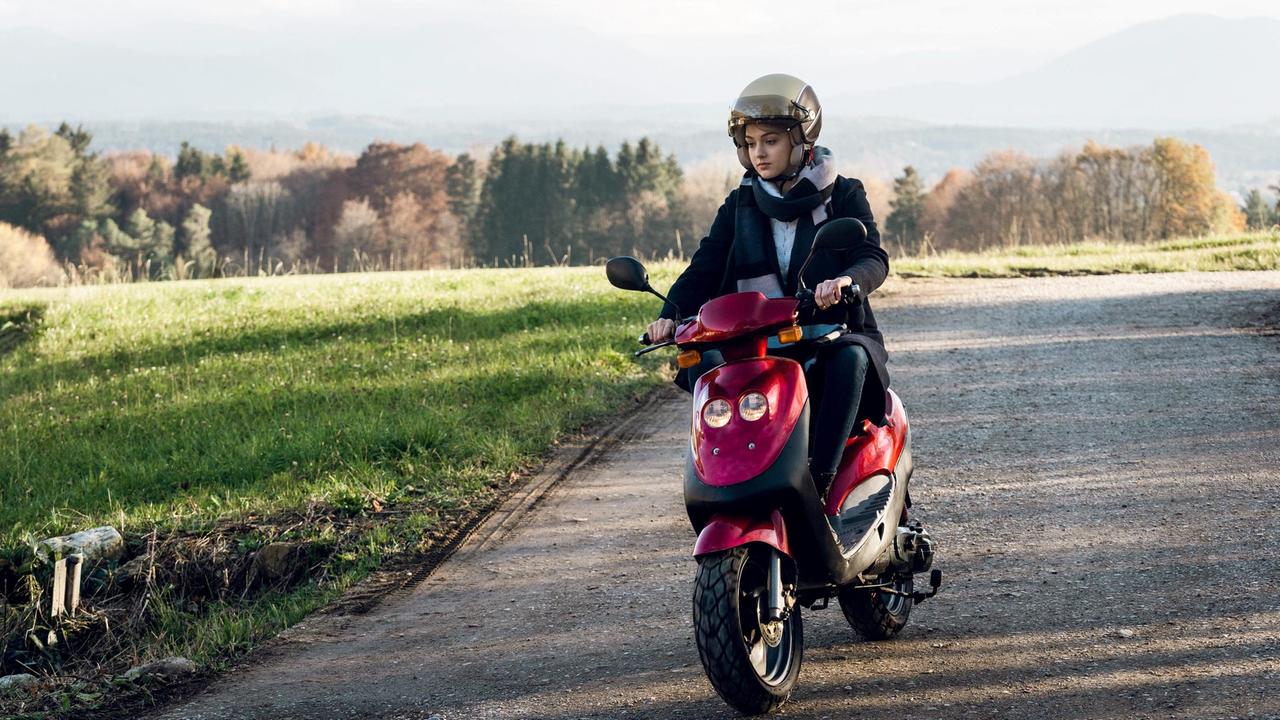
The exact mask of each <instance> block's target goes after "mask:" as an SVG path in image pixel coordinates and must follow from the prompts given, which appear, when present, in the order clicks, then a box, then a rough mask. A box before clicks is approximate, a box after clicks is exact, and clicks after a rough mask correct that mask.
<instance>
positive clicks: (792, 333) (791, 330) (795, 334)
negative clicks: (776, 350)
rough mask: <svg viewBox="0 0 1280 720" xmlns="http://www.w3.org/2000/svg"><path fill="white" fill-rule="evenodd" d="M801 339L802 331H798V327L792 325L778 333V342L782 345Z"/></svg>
mask: <svg viewBox="0 0 1280 720" xmlns="http://www.w3.org/2000/svg"><path fill="white" fill-rule="evenodd" d="M802 337H804V331H803V330H801V329H800V326H799V325H792V326H791V327H788V328H782V330H780V331H778V342H780V343H783V344H784V345H785V344H786V343H793V342H795V341H797V340H799V339H800V338H802Z"/></svg>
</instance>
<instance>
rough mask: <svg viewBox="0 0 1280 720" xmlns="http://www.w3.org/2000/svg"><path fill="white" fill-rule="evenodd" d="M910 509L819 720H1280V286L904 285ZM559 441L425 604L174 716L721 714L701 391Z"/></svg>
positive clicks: (1091, 281)
mask: <svg viewBox="0 0 1280 720" xmlns="http://www.w3.org/2000/svg"><path fill="white" fill-rule="evenodd" d="M887 290H888V292H887V293H882V295H881V296H878V304H877V306H876V309H877V315H878V317H879V318H880V319H881V322H882V326H883V329H884V330H885V334H886V335H887V336H888V338H889V341H890V345H889V349H890V353H891V355H892V358H893V360H892V364H891V368H892V372H893V382H894V387H895V388H896V389H897V391H898V393H899V394H900V395H901V396H902V398H903V400H904V401H905V403H906V406H907V409H908V412H909V413H910V415H911V420H912V425H913V428H914V431H915V442H914V448H915V454H916V468H917V469H916V474H915V478H914V480H913V492H912V495H913V497H914V498H915V499H916V501H917V506H916V509H915V511H914V517H919V518H921V519H923V520H924V521H925V523H926V525H927V526H928V527H930V529H931V530H932V532H933V533H934V535H935V537H937V539H938V540H939V542H940V543H941V549H940V555H939V561H938V566H939V567H941V568H943V569H944V571H945V573H946V581H945V583H944V586H943V591H942V594H940V595H939V596H938V597H937V598H935V599H933V600H930V601H928V602H926V603H924V604H922V605H920V606H919V607H917V608H916V609H915V612H914V613H913V615H912V620H911V624H910V625H909V626H908V627H907V629H906V630H905V631H904V632H903V634H902V635H901V636H900V637H899V638H898V639H896V640H894V641H891V642H888V643H863V642H858V641H856V640H855V638H854V637H853V635H852V633H851V631H850V630H849V628H848V626H847V625H846V624H845V622H844V620H843V618H842V617H841V615H840V611H839V609H838V608H837V607H835V606H834V605H833V606H832V607H831V608H830V609H828V610H825V611H821V612H808V613H806V615H805V626H806V627H805V630H806V632H805V635H806V639H807V641H808V642H807V649H806V655H805V660H804V668H803V670H802V675H801V679H800V684H799V687H798V688H797V690H796V692H795V694H794V696H793V699H792V701H791V702H790V703H789V704H787V705H786V706H785V707H784V709H783V712H782V715H783V716H785V717H796V718H826V717H830V718H852V717H866V718H984V717H997V716H998V717H1025V718H1041V717H1049V716H1052V717H1070V718H1131V717H1162V718H1163V717H1183V718H1219V717H1222V718H1225V717H1241V718H1244V717H1255V718H1280V531H1278V530H1277V527H1276V525H1277V521H1278V520H1280V327H1278V326H1280V273H1221V274H1189V275H1147V276H1108V277H1086V278H1045V279H1026V280H1008V281H1004V280H1001V281H975V280H965V281H934V280H917V281H902V280H897V281H892V282H891V286H890V287H889V288H887ZM627 415H628V417H627V418H626V419H625V420H624V421H623V422H621V423H620V424H619V425H618V426H617V427H615V428H614V429H613V430H612V431H611V432H609V433H607V434H606V435H605V436H604V437H603V438H602V439H601V440H600V441H599V442H597V443H596V444H595V445H593V446H590V447H582V446H579V447H574V448H565V449H564V450H563V451H562V452H561V453H560V454H559V455H558V456H557V458H556V459H555V460H554V461H553V462H552V463H551V464H550V466H549V467H548V468H547V469H546V471H544V472H543V473H542V474H541V475H539V476H538V477H537V478H535V479H534V481H533V483H532V484H531V485H530V486H529V488H528V489H527V490H526V491H525V492H524V493H522V494H521V496H520V497H517V498H513V499H512V501H511V502H509V503H508V505H507V506H506V507H505V508H504V511H503V512H501V513H500V514H499V515H497V516H495V518H494V519H493V521H492V522H491V523H490V524H489V525H487V526H486V527H485V528H484V529H483V530H482V531H481V532H479V533H477V534H476V535H475V536H473V537H472V539H471V540H470V541H469V542H468V543H467V544H466V545H464V547H463V548H462V549H461V550H460V551H459V553H458V555H456V556H455V557H454V558H453V559H452V560H450V561H449V562H448V563H446V564H445V565H443V566H442V567H441V568H440V569H439V570H438V571H437V572H436V573H435V574H434V575H433V576H431V577H430V578H429V579H428V580H427V581H425V582H423V583H422V584H421V585H419V586H417V587H416V588H413V589H412V590H411V591H409V592H407V593H405V594H403V595H400V596H398V597H393V598H390V599H388V600H387V601H385V602H384V603H382V604H381V605H380V606H378V607H376V608H374V609H373V610H372V611H371V612H369V613H367V614H364V615H359V616H351V615H347V616H334V615H330V616H318V617H316V618H312V619H310V620H308V621H307V622H306V623H304V624H303V625H300V626H298V627H296V628H294V629H292V630H291V631H289V632H288V633H287V634H286V635H285V637H284V638H282V640H281V641H279V642H276V643H273V644H272V645H271V646H270V647H268V648H267V649H266V650H265V652H262V653H259V654H258V655H257V656H256V657H255V658H253V659H251V660H250V662H249V663H247V664H246V666H245V667H244V668H242V669H240V670H239V671H236V672H233V673H230V674H228V675H227V676H226V677H224V678H223V679H222V680H220V681H219V682H217V683H215V684H214V685H212V686H211V687H209V688H208V689H206V690H205V691H204V692H203V693H202V694H200V695H199V696H197V697H195V698H193V699H191V700H190V701H189V702H187V703H186V704H182V705H174V706H171V707H169V708H168V709H167V710H166V711H165V712H163V713H160V714H159V715H158V716H157V717H164V718H231V717H234V718H249V717H262V718H266V717H272V718H303V717H306V718H367V717H389V718H430V717H432V716H433V715H436V716H438V717H439V718H442V719H444V720H462V719H464V718H566V719H567V718H616V717H640V718H718V717H733V716H734V715H733V713H732V712H731V711H730V710H729V709H728V708H727V706H725V705H724V704H723V703H722V702H721V701H720V699H719V698H718V697H717V696H716V695H715V694H714V692H713V691H712V690H711V686H710V685H709V684H708V682H707V681H706V679H705V678H704V676H703V674H702V669H701V667H700V666H699V663H698V656H697V650H696V649H695V647H694V644H693V639H692V635H691V625H690V593H691V578H692V575H693V571H694V563H693V560H692V559H691V557H690V555H689V553H690V549H691V548H692V535H691V531H690V529H689V527H688V523H687V520H686V519H685V517H684V513H683V506H682V504H681V497H680V469H681V465H682V453H683V450H684V445H685V442H686V441H687V439H686V435H685V432H686V423H687V419H686V418H687V399H686V396H684V395H681V394H676V393H665V394H662V395H660V396H659V397H657V398H655V399H654V400H652V401H651V402H650V403H648V404H647V405H645V406H643V407H638V408H636V409H635V411H634V412H629V413H628V414H627Z"/></svg>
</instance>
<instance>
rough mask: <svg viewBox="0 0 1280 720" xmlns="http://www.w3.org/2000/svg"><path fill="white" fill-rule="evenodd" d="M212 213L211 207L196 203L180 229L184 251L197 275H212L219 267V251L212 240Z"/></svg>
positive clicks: (180, 238) (194, 273)
mask: <svg viewBox="0 0 1280 720" xmlns="http://www.w3.org/2000/svg"><path fill="white" fill-rule="evenodd" d="M212 214H213V213H212V212H211V211H210V210H209V208H207V207H205V206H203V205H201V204H200V203H196V204H195V205H192V206H191V210H189V211H188V212H187V216H186V217H185V218H183V220H182V225H181V227H179V229H178V230H179V233H178V235H179V240H180V241H181V243H182V253H183V255H185V256H186V258H187V259H188V260H189V261H190V262H191V263H192V265H193V267H192V271H193V272H192V274H193V275H194V276H195V277H211V276H213V274H214V272H215V271H216V270H217V267H218V253H217V251H215V250H214V249H213V244H212V243H211V242H210V239H211V233H210V231H209V217H210V216H211V215H212Z"/></svg>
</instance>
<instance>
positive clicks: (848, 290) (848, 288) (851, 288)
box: [840, 285, 862, 302]
mask: <svg viewBox="0 0 1280 720" xmlns="http://www.w3.org/2000/svg"><path fill="white" fill-rule="evenodd" d="M861 292H862V288H860V287H858V286H857V285H845V286H844V287H842V288H840V299H841V300H844V301H846V302H847V301H849V300H854V299H856V298H857V297H858V295H859V294H860V293H861Z"/></svg>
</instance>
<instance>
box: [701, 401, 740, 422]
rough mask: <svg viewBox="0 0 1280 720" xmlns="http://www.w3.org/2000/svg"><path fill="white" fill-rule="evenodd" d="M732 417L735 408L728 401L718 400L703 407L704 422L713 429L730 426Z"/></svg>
mask: <svg viewBox="0 0 1280 720" xmlns="http://www.w3.org/2000/svg"><path fill="white" fill-rule="evenodd" d="M732 417H733V406H732V405H730V404H729V402H728V401H727V400H721V399H720V398H716V399H715V400H711V401H710V402H708V403H707V404H706V405H703V406H702V421H703V422H705V423H706V424H708V425H710V426H711V427H713V428H721V427H724V426H725V425H728V424H729V420H730V419H731V418H732Z"/></svg>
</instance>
